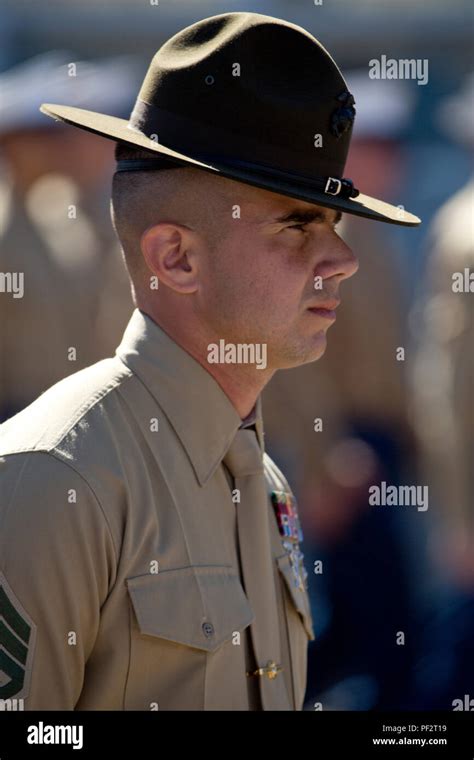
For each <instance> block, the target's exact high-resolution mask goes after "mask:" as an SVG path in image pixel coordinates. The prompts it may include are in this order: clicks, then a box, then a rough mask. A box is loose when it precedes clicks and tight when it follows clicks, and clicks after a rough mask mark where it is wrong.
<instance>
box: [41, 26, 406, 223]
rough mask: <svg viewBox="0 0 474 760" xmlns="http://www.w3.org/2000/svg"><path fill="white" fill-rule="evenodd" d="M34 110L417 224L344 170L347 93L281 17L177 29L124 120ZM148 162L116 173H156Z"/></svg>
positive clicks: (302, 33)
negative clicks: (361, 186) (362, 188)
mask: <svg viewBox="0 0 474 760" xmlns="http://www.w3.org/2000/svg"><path fill="white" fill-rule="evenodd" d="M41 111H43V113H45V114H47V115H48V116H51V117H53V118H55V119H59V120H61V121H63V122H66V123H67V124H73V125H74V126H77V127H80V128H81V129H86V130H89V131H90V132H94V133H96V134H99V135H102V136H103V137H107V138H109V139H111V140H116V141H117V142H121V143H125V144H128V145H130V146H133V147H135V148H138V149H140V150H149V151H151V152H153V153H154V154H155V155H156V157H157V162H156V168H158V167H162V166H163V159H165V160H166V159H167V160H168V161H170V162H171V164H172V165H175V166H176V165H180V166H194V167H196V168H199V169H202V170H205V171H209V172H214V173H217V174H220V175H222V176H224V177H229V178H230V179H235V180H238V181H241V182H244V183H247V184H250V185H255V186H257V187H261V188H264V189H266V190H270V191H272V192H276V193H281V194H283V195H287V196H290V197H293V198H298V199H301V200H304V201H307V202H309V203H315V204H318V205H321V206H327V207H329V208H333V209H338V210H340V211H343V212H347V213H349V214H356V215H358V216H365V217H368V218H369V219H376V220H379V221H382V222H390V223H393V224H401V225H409V226H410V225H416V224H419V223H420V219H419V218H418V217H416V216H414V215H413V214H410V213H409V212H408V211H406V210H405V209H404V207H403V206H393V205H391V204H389V203H385V202H384V201H381V200H378V199H377V198H371V197H369V196H368V195H364V194H363V193H362V192H361V191H359V189H358V184H359V182H358V178H354V181H352V180H351V179H349V178H345V177H344V166H345V163H346V158H347V153H348V149H349V144H350V139H351V133H352V124H353V121H354V118H355V113H356V109H355V102H354V98H353V96H352V95H351V93H350V92H349V91H348V89H347V84H346V82H345V81H344V78H343V76H342V74H341V72H340V70H339V68H338V66H337V64H336V63H335V61H334V60H333V58H332V57H331V55H330V54H329V53H328V52H327V50H326V49H325V48H324V47H323V46H322V45H321V43H320V42H318V40H317V39H315V37H313V36H312V35H311V34H310V33H309V32H307V31H306V30H305V29H303V28H302V27H300V26H297V25H296V24H292V23H290V22H288V21H284V20H282V19H278V18H273V17H271V16H264V15H261V14H259V13H223V14H220V15H218V16H212V17H210V18H206V19H203V20H202V21H198V22H197V23H195V24H192V25H191V26H188V27H186V28H185V29H183V30H182V31H180V32H178V33H177V34H175V35H174V36H173V37H171V38H170V39H169V40H168V41H167V42H165V44H164V45H162V47H161V48H160V49H159V50H158V52H157V53H156V54H155V56H154V58H153V59H152V61H151V63H150V66H149V69H148V71H147V73H146V76H145V79H144V81H143V84H142V87H141V89H140V92H139V94H138V98H137V100H136V103H135V107H134V109H133V111H132V114H131V115H130V119H129V121H126V120H125V119H119V118H116V117H114V116H108V115H106V114H102V113H97V112H94V111H86V110H84V109H81V108H74V107H70V106H66V105H53V104H50V103H44V104H43V105H42V106H41ZM158 159H159V160H158ZM153 160H154V159H153V158H147V159H141V160H134V159H129V160H122V161H119V162H118V166H117V169H118V171H134V170H142V169H143V170H147V169H153V168H155V167H154V165H153ZM380 171H383V166H381V167H380ZM362 181H363V178H362Z"/></svg>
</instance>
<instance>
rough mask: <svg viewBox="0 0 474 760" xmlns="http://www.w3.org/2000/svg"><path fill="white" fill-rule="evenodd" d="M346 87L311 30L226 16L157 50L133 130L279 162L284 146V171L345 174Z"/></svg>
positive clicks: (349, 116) (186, 145) (200, 148)
mask: <svg viewBox="0 0 474 760" xmlns="http://www.w3.org/2000/svg"><path fill="white" fill-rule="evenodd" d="M346 91H347V85H346V83H345V81H344V78H343V76H342V74H341V72H340V71H339V68H338V66H337V65H336V63H335V61H334V60H333V58H332V57H331V55H330V54H329V53H328V51H327V50H326V49H325V48H324V47H323V45H321V43H319V42H318V40H316V39H315V38H314V37H313V36H312V35H311V34H309V32H307V31H306V30H305V29H302V28H301V27H299V26H297V25H295V24H292V23H290V22H286V21H283V20H281V19H276V18H273V17H271V16H265V15H262V14H257V13H239V12H235V13H224V14H220V15H218V16H212V17H210V18H207V19H204V20H202V21H199V22H197V23H195V24H192V25H191V26H189V27H186V28H185V29H183V30H182V31H180V32H178V33H177V34H175V35H174V36H173V37H171V38H170V39H169V40H168V41H167V42H166V43H165V44H164V45H163V46H162V47H161V48H160V49H159V50H158V52H157V53H156V54H155V56H154V58H153V59H152V61H151V64H150V66H149V69H148V72H147V74H146V76H145V79H144V81H143V84H142V87H141V90H140V92H139V95H138V99H137V102H136V106H135V109H134V111H133V113H132V116H131V119H130V125H131V127H132V128H135V129H139V130H140V131H141V132H143V133H144V134H146V135H148V136H152V135H156V138H155V139H158V141H159V142H162V143H163V144H166V145H168V146H169V147H171V148H173V149H175V150H180V151H185V150H190V149H192V150H193V151H194V153H198V154H201V155H202V156H203V157H204V156H211V155H212V154H216V155H221V156H223V157H225V156H232V157H234V158H237V159H241V160H243V161H253V162H257V163H261V164H262V165H266V164H268V165H274V163H275V160H274V159H275V151H276V150H277V151H278V156H279V164H280V167H281V169H282V170H287V171H292V172H300V173H301V174H304V175H306V176H311V175H312V174H314V175H330V176H334V177H341V176H342V174H343V171H344V165H345V160H346V156H347V151H348V148H349V142H350V135H351V130H352V121H353V118H354V113H355V110H354V109H353V108H352V109H351V106H349V108H345V109H344V106H345V105H347V99H346V100H344V99H343V102H342V103H341V100H338V98H341V96H343V94H344V93H345V92H346ZM341 109H342V110H341ZM339 113H340V114H342V117H341V119H339V117H338V116H337V115H338V114H339ZM334 114H336V122H337V121H338V120H339V128H337V125H336V128H335V123H334ZM318 136H319V138H318Z"/></svg>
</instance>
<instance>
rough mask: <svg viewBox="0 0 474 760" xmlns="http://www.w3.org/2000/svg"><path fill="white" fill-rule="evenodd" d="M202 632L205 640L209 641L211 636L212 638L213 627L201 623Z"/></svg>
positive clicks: (209, 624)
mask: <svg viewBox="0 0 474 760" xmlns="http://www.w3.org/2000/svg"><path fill="white" fill-rule="evenodd" d="M202 630H203V633H204V636H205V637H206V639H210V638H211V636H214V626H213V625H212V623H203V624H202Z"/></svg>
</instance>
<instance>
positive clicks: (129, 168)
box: [116, 153, 359, 198]
mask: <svg viewBox="0 0 474 760" xmlns="http://www.w3.org/2000/svg"><path fill="white" fill-rule="evenodd" d="M193 158H195V159H196V161H202V162H203V163H209V164H210V165H212V164H216V165H217V166H219V165H220V166H223V167H224V166H229V167H231V168H236V169H243V170H244V171H248V172H250V173H256V174H260V175H265V176H268V177H271V178H274V179H284V180H286V181H287V182H293V183H294V182H297V183H300V184H303V185H306V186H308V187H311V188H312V189H313V190H319V191H320V192H323V193H325V194H326V195H333V196H338V197H340V198H356V197H357V196H358V195H359V190H357V188H355V187H354V183H353V182H352V180H351V179H348V178H347V177H343V178H341V179H339V178H337V177H325V178H323V177H305V176H303V175H301V174H298V173H296V172H295V174H290V173H289V172H284V171H282V170H281V169H274V168H273V167H270V166H265V165H264V164H256V163H252V162H250V161H241V160H238V159H235V158H228V157H227V156H217V155H215V154H212V155H211V154H202V153H200V154H199V155H198V156H193ZM185 166H188V164H185V163H183V164H180V163H175V162H173V160H172V159H166V158H143V159H138V158H137V159H122V160H120V161H117V167H116V171H117V172H135V171H159V170H161V169H182V168H183V167H185Z"/></svg>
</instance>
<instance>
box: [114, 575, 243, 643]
mask: <svg viewBox="0 0 474 760" xmlns="http://www.w3.org/2000/svg"><path fill="white" fill-rule="evenodd" d="M127 587H128V591H129V594H130V598H131V601H132V605H133V609H134V612H135V615H136V619H137V622H138V626H139V629H140V633H142V634H145V635H148V636H155V637H159V638H161V639H166V640H168V641H171V642H175V643H178V644H183V645H185V646H188V647H193V648H195V649H199V650H204V651H206V652H214V651H215V650H217V649H218V648H219V647H220V646H222V644H224V643H225V642H226V641H230V640H231V639H232V636H233V634H234V633H235V632H236V631H242V630H243V629H244V628H246V627H247V626H248V625H250V623H251V622H252V621H253V620H254V614H253V611H252V609H251V607H250V604H249V602H248V599H247V597H246V596H245V593H244V590H243V588H242V585H241V583H240V579H239V577H238V575H237V573H236V572H235V570H234V569H233V567H232V566H227V565H197V566H196V565H195V566H192V567H182V568H177V569H172V570H160V572H159V573H157V574H156V575H153V574H151V573H148V574H147V575H140V576H138V577H136V578H129V579H128V580H127Z"/></svg>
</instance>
